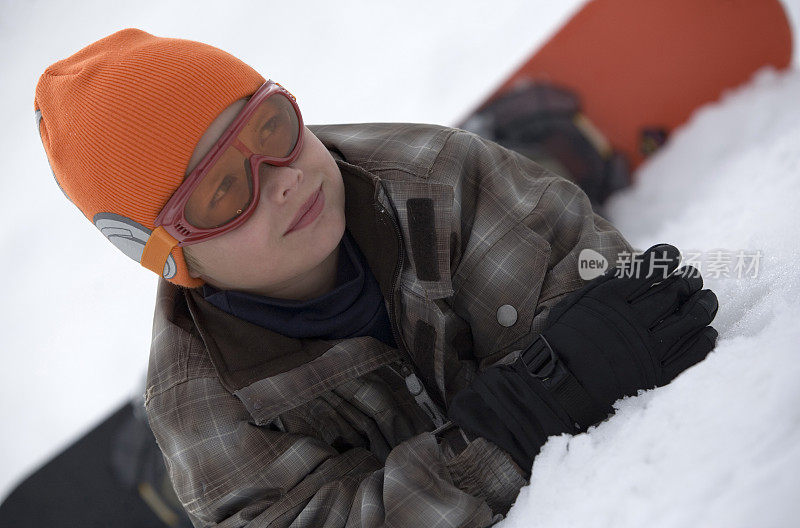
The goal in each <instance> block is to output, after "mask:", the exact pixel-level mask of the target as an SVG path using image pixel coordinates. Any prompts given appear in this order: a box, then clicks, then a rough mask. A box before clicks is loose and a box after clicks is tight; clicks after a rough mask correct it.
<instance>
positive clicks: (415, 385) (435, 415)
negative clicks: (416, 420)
mask: <svg viewBox="0 0 800 528" xmlns="http://www.w3.org/2000/svg"><path fill="white" fill-rule="evenodd" d="M378 211H379V213H380V214H382V215H386V216H388V217H389V220H390V221H391V223H392V228H393V229H394V235H395V240H397V245H398V251H397V254H398V255H399V257H400V258H399V260H398V261H397V265H396V266H395V268H394V271H395V272H394V277H392V283H391V284H392V288H391V290H390V291H389V326H390V328H391V329H392V335H393V336H394V340H395V343H398V344H399V345H400V350H401V351H402V352H403V353H404V354H401V358H400V359H399V360H397V362H396V363H397V364H398V365H399V374H400V375H401V376H402V377H403V378H404V379H405V382H406V388H408V391H409V392H410V393H411V395H413V396H414V399H415V400H416V402H417V405H419V406H420V407H421V408H422V410H423V411H425V414H427V415H428V417H429V418H430V419H431V421H432V422H433V424H434V425H435V426H436V427H440V426H442V425H443V424H444V423H445V422H446V421H447V419H446V418H445V416H444V414H443V413H442V411H441V409H439V407H438V406H437V405H436V403H434V401H433V400H432V399H431V397H430V396H429V395H428V391H427V390H425V385H423V384H422V381H421V380H420V379H419V377H418V376H417V375H416V374H415V373H414V369H412V368H411V366H410V365H409V364H408V362H407V361H405V360H404V359H403V355H408V354H409V353H408V345H406V343H405V341H403V336H402V335H401V334H400V331H399V330H396V329H395V321H396V320H397V318H396V314H395V310H394V290H395V286H396V284H397V279H398V277H400V270H402V269H403V247H402V243H401V242H400V229H399V228H398V227H397V222H395V221H394V218H393V217H392V215H391V213H389V212H388V211H387V210H386V208H384V207H383V205H380V203H379V204H378Z"/></svg>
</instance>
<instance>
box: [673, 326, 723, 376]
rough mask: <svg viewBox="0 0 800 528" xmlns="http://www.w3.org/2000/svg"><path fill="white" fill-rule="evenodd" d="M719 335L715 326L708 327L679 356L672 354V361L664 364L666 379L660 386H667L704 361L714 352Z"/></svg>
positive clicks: (680, 351) (688, 342) (697, 334)
mask: <svg viewBox="0 0 800 528" xmlns="http://www.w3.org/2000/svg"><path fill="white" fill-rule="evenodd" d="M718 335H719V334H718V333H717V331H716V330H715V329H714V327H713V326H706V327H705V328H702V329H700V331H699V332H697V333H696V334H695V335H694V336H693V337H692V338H691V339H689V340H687V342H686V343H685V344H684V346H683V347H682V348H681V349H680V350H679V351H678V353H677V354H672V357H671V358H670V360H669V361H667V362H665V363H663V364H662V369H663V375H664V379H663V380H662V382H661V383H660V385H666V384H667V383H669V382H670V381H672V380H673V379H675V378H676V377H677V376H678V374H680V373H681V372H683V371H684V370H686V369H688V368H689V367H691V366H692V365H695V364H697V363H699V362H700V361H702V360H704V359H705V357H706V356H707V355H708V353H709V352H711V351H712V350H714V347H715V346H716V344H717V336H718Z"/></svg>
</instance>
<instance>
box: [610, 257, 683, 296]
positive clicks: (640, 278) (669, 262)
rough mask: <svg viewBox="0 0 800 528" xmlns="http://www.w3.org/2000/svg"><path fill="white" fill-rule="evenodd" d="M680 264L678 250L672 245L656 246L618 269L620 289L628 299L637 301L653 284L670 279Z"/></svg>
mask: <svg viewBox="0 0 800 528" xmlns="http://www.w3.org/2000/svg"><path fill="white" fill-rule="evenodd" d="M680 262H681V253H680V251H678V248H676V247H675V246H672V245H670V244H656V245H655V246H652V247H650V248H648V249H647V251H645V252H644V253H642V254H641V255H637V256H635V257H634V258H633V259H632V260H631V262H629V263H627V264H626V265H625V266H622V267H620V268H618V269H617V274H618V275H617V276H620V277H622V281H621V284H620V285H619V287H620V288H622V289H623V290H624V293H625V298H626V299H628V300H629V301H630V300H632V299H636V298H637V297H639V296H640V295H641V294H643V293H644V292H646V291H647V290H648V289H649V288H650V287H651V286H652V285H653V284H656V283H659V282H661V281H663V280H665V279H666V278H667V277H669V276H670V275H671V274H672V273H673V272H674V271H675V270H676V269H677V268H678V265H679V264H680Z"/></svg>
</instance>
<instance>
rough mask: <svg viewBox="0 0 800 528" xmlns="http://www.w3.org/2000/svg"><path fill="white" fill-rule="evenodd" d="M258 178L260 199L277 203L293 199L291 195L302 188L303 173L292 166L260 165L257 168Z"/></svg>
mask: <svg viewBox="0 0 800 528" xmlns="http://www.w3.org/2000/svg"><path fill="white" fill-rule="evenodd" d="M258 177H259V179H260V181H259V184H260V187H261V193H262V198H268V199H270V200H272V201H277V202H280V201H285V200H292V199H293V198H294V197H293V196H292V193H293V192H295V191H297V190H298V189H301V188H302V186H303V180H304V174H303V171H302V170H300V169H299V168H297V167H295V166H294V164H291V165H287V166H285V167H278V166H275V165H270V164H268V163H262V164H261V167H259V171H258ZM263 193H267V194H266V195H264V194H263Z"/></svg>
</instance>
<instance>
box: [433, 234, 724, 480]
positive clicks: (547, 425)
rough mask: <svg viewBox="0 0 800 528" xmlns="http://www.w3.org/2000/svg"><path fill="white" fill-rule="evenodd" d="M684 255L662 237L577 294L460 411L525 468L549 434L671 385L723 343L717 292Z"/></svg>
mask: <svg viewBox="0 0 800 528" xmlns="http://www.w3.org/2000/svg"><path fill="white" fill-rule="evenodd" d="M679 261H680V253H679V252H678V250H677V249H676V248H675V247H674V246H670V245H668V244H660V245H657V246H653V247H651V248H650V249H648V250H647V251H645V252H644V253H643V254H642V255H637V256H635V257H634V258H633V259H632V260H631V262H630V263H629V264H628V265H627V266H624V267H619V268H611V269H610V270H608V271H607V272H606V273H605V274H604V275H602V276H600V277H597V278H595V279H594V280H592V281H590V282H589V283H588V284H586V285H585V286H584V287H583V288H581V289H579V290H577V291H575V292H572V293H571V294H570V295H568V296H567V297H566V298H564V299H563V300H562V301H561V302H560V303H558V304H557V305H556V306H555V307H553V309H552V311H551V312H550V314H549V316H548V318H547V323H546V326H545V330H544V331H543V332H542V335H541V336H539V337H538V338H537V339H536V340H535V341H534V342H533V343H532V344H531V345H530V346H529V347H528V348H526V349H525V350H524V351H523V352H522V353H521V354H520V356H519V358H518V359H517V360H516V361H515V363H514V364H513V365H498V366H493V367H490V368H488V369H487V370H486V371H484V372H482V373H481V374H479V375H478V376H477V378H476V379H475V380H474V382H473V384H472V385H471V386H470V387H468V388H467V389H464V390H463V391H461V392H460V393H459V394H457V395H456V396H455V397H454V398H453V400H452V402H451V405H450V408H449V409H448V414H449V416H450V419H451V420H452V421H453V422H455V423H456V424H458V425H459V426H461V428H462V429H463V430H464V431H465V432H467V434H469V435H472V436H483V437H484V438H487V439H488V440H491V441H493V442H494V443H495V444H497V445H498V446H499V447H501V448H503V449H505V450H506V451H507V452H509V454H511V456H512V457H513V458H514V459H515V461H517V463H518V464H519V465H520V467H522V468H523V469H524V470H527V469H528V468H530V467H531V465H532V464H533V458H534V457H535V456H536V454H537V453H538V451H539V448H540V447H541V446H542V444H544V442H545V440H546V438H547V437H548V436H550V435H553V434H561V433H564V432H570V433H575V432H580V431H584V430H586V429H587V428H588V427H589V426H591V425H594V424H596V423H599V422H600V421H602V420H604V419H605V418H607V416H608V414H609V413H611V412H613V407H612V403H613V402H614V401H616V400H618V399H619V398H621V397H623V396H626V395H634V394H636V393H637V391H638V390H639V389H649V388H652V387H656V386H662V385H666V384H667V383H669V382H670V381H671V380H672V379H673V378H675V376H677V375H678V374H679V373H681V372H682V371H683V370H685V369H687V368H689V367H690V366H692V365H694V364H695V363H697V362H698V361H701V360H702V359H703V358H705V356H706V355H707V354H708V352H710V351H711V350H712V349H713V348H714V345H715V343H716V338H717V332H716V330H714V328H712V327H710V326H708V324H709V323H710V322H711V321H712V320H713V319H714V316H715V315H716V313H717V307H718V305H717V298H716V296H715V295H714V293H713V292H712V291H711V290H701V288H702V286H703V280H702V278H701V277H700V273H699V272H698V271H697V270H696V269H695V268H693V267H691V266H687V267H684V268H681V270H678V272H677V273H676V268H677V267H678V263H679Z"/></svg>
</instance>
